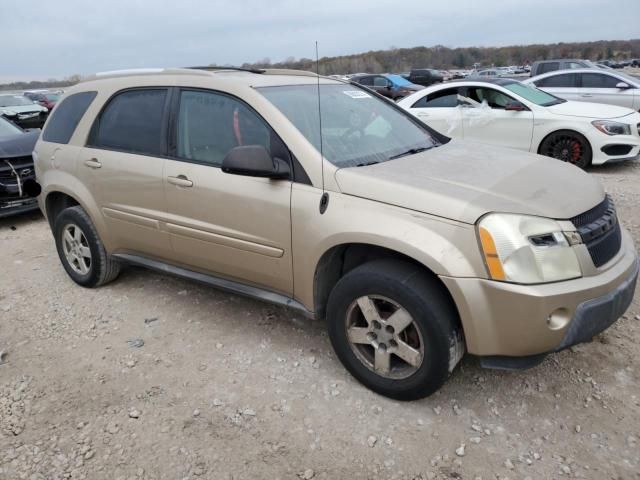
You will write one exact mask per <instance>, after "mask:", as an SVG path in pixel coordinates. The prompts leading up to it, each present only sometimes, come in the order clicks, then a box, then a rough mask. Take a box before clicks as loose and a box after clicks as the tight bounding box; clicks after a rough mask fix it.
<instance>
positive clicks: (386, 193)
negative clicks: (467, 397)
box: [35, 69, 638, 400]
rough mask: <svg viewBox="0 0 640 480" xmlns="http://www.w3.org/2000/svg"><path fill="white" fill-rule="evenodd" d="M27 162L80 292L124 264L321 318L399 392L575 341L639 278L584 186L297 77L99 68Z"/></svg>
mask: <svg viewBox="0 0 640 480" xmlns="http://www.w3.org/2000/svg"><path fill="white" fill-rule="evenodd" d="M35 169H36V174H37V179H38V182H39V183H40V185H41V187H42V190H41V193H40V195H39V197H38V201H39V205H40V208H41V210H42V211H43V212H44V214H45V216H46V218H47V219H48V222H49V224H50V226H51V229H52V232H53V236H54V238H55V244H56V247H57V251H58V254H59V256H60V261H61V262H62V265H63V266H64V268H65V270H66V271H67V273H68V274H69V276H70V277H71V278H72V279H73V280H74V281H75V282H76V283H78V284H79V285H81V286H83V287H98V286H100V285H104V284H105V283H107V282H109V281H111V280H113V279H114V278H116V276H117V275H118V272H119V271H120V268H121V266H122V265H125V264H135V265H142V266H145V267H149V268H152V269H155V270H159V271H161V272H167V273H171V274H175V275H179V276H182V277H186V278H189V279H193V280H197V281H201V282H205V283H208V284H210V285H213V286H215V287H218V288H221V289H225V290H227V291H231V292H235V293H239V294H243V295H248V296H252V297H257V298H259V299H262V300H265V301H269V302H275V303H277V304H281V305H286V306H288V307H290V308H293V309H296V310H298V311H301V312H303V313H304V314H305V315H307V316H309V317H314V318H322V319H326V323H327V328H328V331H329V336H330V339H331V343H332V345H333V348H334V349H335V352H336V354H337V356H338V357H339V359H340V360H341V362H342V363H343V364H344V366H345V367H346V368H347V369H348V370H349V372H351V374H352V375H353V376H354V377H355V378H356V379H357V380H359V381H360V382H361V383H363V384H364V385H366V386H367V387H369V388H370V389H372V390H374V391H376V392H378V393H380V394H382V395H387V396H389V397H393V398H397V399H403V400H409V399H416V398H420V397H424V396H427V395H429V394H431V393H433V392H434V391H436V390H437V389H438V388H439V387H440V386H441V385H442V384H443V383H444V381H445V380H446V379H447V377H448V376H449V375H450V373H451V372H452V370H453V369H454V367H455V366H456V364H457V363H458V362H459V360H460V359H461V357H462V356H463V355H464V353H465V352H469V353H470V354H473V355H476V356H478V357H480V361H481V364H482V365H483V366H485V367H492V368H508V369H518V368H526V367H530V366H533V365H536V364H537V363H539V362H540V361H541V360H542V359H543V358H544V356H545V355H546V354H548V353H551V352H555V351H559V350H562V349H564V348H567V347H569V346H571V345H574V344H576V343H578V342H584V341H588V340H590V339H591V338H592V337H593V336H594V335H596V334H598V333H599V332H601V331H603V330H604V329H605V328H607V327H609V326H610V325H611V324H612V323H613V322H615V321H616V319H618V318H619V317H620V316H621V315H622V314H623V313H624V311H625V310H626V309H627V307H628V306H629V304H630V303H631V300H632V297H633V294H634V289H635V283H636V278H637V275H638V260H637V254H636V250H635V247H634V245H633V243H632V240H631V237H630V235H629V233H628V232H627V231H626V230H625V229H624V228H622V227H621V225H620V223H619V222H618V219H617V216H616V210H615V207H614V203H613V201H612V199H611V197H609V196H607V195H606V194H605V192H604V190H603V188H602V186H601V185H600V183H599V182H598V181H597V180H596V179H594V178H593V177H591V176H590V175H588V174H586V173H584V172H582V171H580V170H579V169H578V168H576V167H574V166H572V165H569V164H567V163H563V162H561V161H558V160H554V159H550V158H546V157H542V156H538V155H534V154H530V153H523V152H517V151H513V150H505V149H501V148H498V147H490V146H486V145H481V144H473V143H465V142H462V141H456V140H450V139H449V138H447V137H445V136H443V135H441V134H439V133H438V132H436V131H434V130H432V129H431V128H429V127H428V126H426V125H425V124H424V123H422V122H421V121H420V120H418V119H415V118H413V117H412V116H411V115H409V114H408V113H406V112H404V111H403V110H401V109H400V108H399V107H397V106H395V105H394V104H393V103H392V102H390V101H388V100H386V99H384V98H381V97H379V96H378V95H377V94H376V93H374V92H372V91H370V90H367V89H365V88H363V87H360V86H358V85H355V84H349V83H346V82H342V81H339V80H333V79H329V78H324V77H318V76H316V75H314V74H310V73H306V72H295V71H277V70H271V71H270V70H253V71H239V70H215V71H214V70H205V69H146V70H141V71H120V72H108V73H105V74H98V75H96V76H95V77H92V78H91V79H89V80H87V81H84V82H82V83H80V84H78V85H76V86H75V87H73V88H70V89H69V90H68V92H67V93H66V94H65V96H64V98H63V99H62V101H61V102H60V103H59V104H58V105H57V106H56V108H55V109H54V110H53V113H52V115H51V117H50V118H49V120H48V121H47V124H46V126H45V129H44V131H43V134H42V136H41V138H40V140H39V141H38V143H37V145H36V149H35Z"/></svg>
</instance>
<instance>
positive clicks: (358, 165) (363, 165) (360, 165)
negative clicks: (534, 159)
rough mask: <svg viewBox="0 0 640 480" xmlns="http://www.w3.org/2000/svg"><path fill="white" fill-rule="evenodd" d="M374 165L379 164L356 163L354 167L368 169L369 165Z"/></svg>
mask: <svg viewBox="0 0 640 480" xmlns="http://www.w3.org/2000/svg"><path fill="white" fill-rule="evenodd" d="M376 163H380V162H375V161H374V162H363V163H358V164H357V165H356V167H368V166H369V165H375V164H376Z"/></svg>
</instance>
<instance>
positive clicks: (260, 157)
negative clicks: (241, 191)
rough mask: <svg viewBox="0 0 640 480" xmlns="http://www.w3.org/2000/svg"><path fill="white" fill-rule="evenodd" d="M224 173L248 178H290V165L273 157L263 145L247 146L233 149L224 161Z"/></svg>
mask: <svg viewBox="0 0 640 480" xmlns="http://www.w3.org/2000/svg"><path fill="white" fill-rule="evenodd" d="M222 171H223V172H224V173H231V174H233V175H245V176H247V177H264V178H273V179H284V178H289V176H290V173H291V170H290V168H289V164H288V163H287V162H286V161H284V160H282V159H280V158H271V155H270V154H269V152H268V151H267V149H266V148H264V147H263V146H262V145H247V146H242V147H235V148H232V149H231V150H230V151H229V153H227V156H226V157H224V160H222Z"/></svg>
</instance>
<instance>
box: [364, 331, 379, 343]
mask: <svg viewBox="0 0 640 480" xmlns="http://www.w3.org/2000/svg"><path fill="white" fill-rule="evenodd" d="M376 338H378V335H376V333H375V332H369V333H368V334H367V339H368V340H369V341H370V342H373V341H374V340H375V339H376Z"/></svg>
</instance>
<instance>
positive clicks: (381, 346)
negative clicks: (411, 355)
mask: <svg viewBox="0 0 640 480" xmlns="http://www.w3.org/2000/svg"><path fill="white" fill-rule="evenodd" d="M378 348H379V349H380V350H381V351H383V352H385V351H386V350H387V346H386V345H385V344H384V343H381V344H380V345H378Z"/></svg>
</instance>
